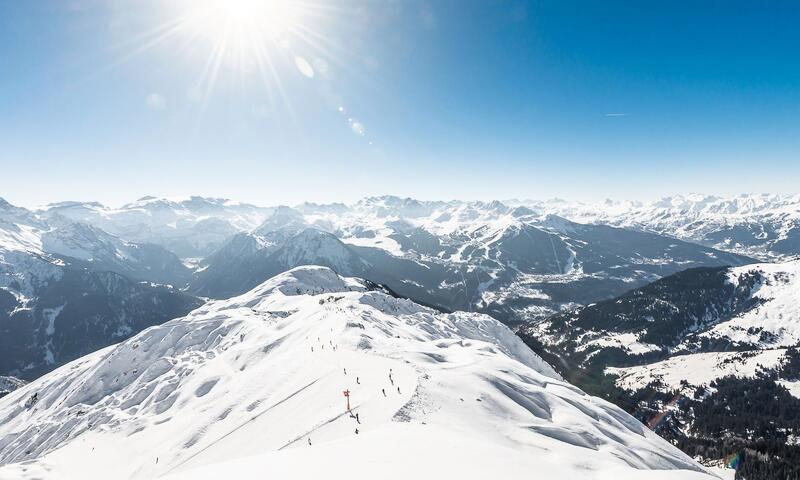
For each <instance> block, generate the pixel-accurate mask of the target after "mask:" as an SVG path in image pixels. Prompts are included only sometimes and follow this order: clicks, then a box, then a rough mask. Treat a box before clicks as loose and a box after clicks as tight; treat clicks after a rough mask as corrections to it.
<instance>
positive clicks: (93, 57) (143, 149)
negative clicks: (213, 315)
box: [0, 0, 800, 205]
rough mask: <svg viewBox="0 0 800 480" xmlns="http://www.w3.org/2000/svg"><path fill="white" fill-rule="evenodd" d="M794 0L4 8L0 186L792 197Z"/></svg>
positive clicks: (117, 3)
mask: <svg viewBox="0 0 800 480" xmlns="http://www.w3.org/2000/svg"><path fill="white" fill-rule="evenodd" d="M799 25H800V4H798V3H797V2H780V1H770V2H757V1H749V2H741V1H735V0H725V1H713V0H704V1H667V2H654V1H626V2H619V1H602V2H601V1H586V2H583V1H568V0H547V1H538V2H524V1H515V0H509V1H501V0H486V1H478V0H474V1H472V0H459V1H449V0H435V1H433V0H432V1H429V2H419V1H411V0H409V1H400V0H396V1H385V2H381V1H377V0H375V1H363V2H356V1H341V2H337V1H335V0H329V1H322V0H319V1H304V2H291V1H289V0H218V1H217V0H114V1H111V0H108V1H98V0H63V1H56V0H51V1H48V0H42V1H18V0H0V179H2V181H1V182H0V197H4V198H6V199H7V200H9V201H11V202H12V203H16V204H20V205H38V204H43V203H46V202H52V201H58V200H67V199H70V200H99V201H102V202H104V203H108V204H111V205H118V204H122V203H125V202H127V201H130V200H133V199H135V198H138V197H140V196H143V195H163V196H182V195H189V194H199V195H211V196H222V197H229V198H234V199H237V200H243V201H249V202H254V203H259V204H276V203H283V204H287V203H288V204H292V203H296V202H300V201H303V200H310V201H352V200H355V199H357V198H360V197H362V196H366V195H379V194H395V195H403V196H413V197H417V198H422V199H451V198H461V199H494V198H498V199H504V198H512V197H516V198H549V197H554V196H558V197H562V198H568V199H576V200H589V201H591V200H599V199H602V198H606V197H611V198H618V199H644V200H647V199H653V198H656V197H660V196H665V195H670V194H680V193H689V192H701V193H712V194H733V193H740V192H770V193H797V192H798V191H800V187H798V185H800V27H798V26H799Z"/></svg>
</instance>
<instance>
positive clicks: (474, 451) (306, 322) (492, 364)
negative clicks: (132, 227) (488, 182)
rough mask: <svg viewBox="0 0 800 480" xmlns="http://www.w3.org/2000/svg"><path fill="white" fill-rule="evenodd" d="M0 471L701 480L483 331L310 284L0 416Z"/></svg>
mask: <svg viewBox="0 0 800 480" xmlns="http://www.w3.org/2000/svg"><path fill="white" fill-rule="evenodd" d="M345 391H346V392H347V393H348V394H349V404H350V406H351V407H352V411H351V412H352V413H348V411H347V409H346V403H345V402H346V399H345V397H344V396H343V392H345ZM0 464H2V465H4V466H3V467H0V477H2V478H9V479H13V478H33V477H46V478H53V479H72V478H80V479H81V480H84V479H91V478H102V479H108V478H156V477H163V478H171V479H181V478H192V479H204V478H208V479H211V478H219V477H220V476H224V475H227V476H234V477H236V478H256V477H261V476H264V475H270V474H272V476H276V477H277V478H319V477H321V476H329V475H330V474H332V473H335V474H336V475H337V476H347V477H348V478H359V479H360V478H364V479H366V478H391V479H395V478H397V479H399V478H409V477H411V478H431V477H432V476H443V477H450V476H452V477H457V478H464V479H478V478H488V477H494V476H497V475H500V476H502V477H504V478H528V477H530V475H531V474H532V473H533V472H535V474H536V475H539V476H543V477H546V478H575V479H590V478H603V479H611V478H615V479H621V478H630V479H634V478H635V479H641V478H662V479H666V478H670V479H677V478H693V479H694V478H696V479H701V478H713V477H712V476H711V475H709V474H708V473H707V472H706V471H705V470H704V469H703V468H702V467H700V466H699V465H698V464H696V463H695V462H694V461H692V460H691V459H690V458H688V457H687V456H686V455H684V454H683V453H681V452H680V451H678V450H677V449H676V448H674V447H672V446H671V445H669V444H668V443H666V442H665V441H663V440H662V439H660V438H659V437H658V436H657V435H655V434H654V433H652V432H650V431H649V430H648V429H647V428H646V427H644V426H643V425H642V424H641V423H639V422H638V421H636V420H635V419H634V418H632V417H630V416H629V415H627V414H626V413H624V412H623V411H622V410H620V409H619V408H618V407H615V406H613V405H611V404H609V403H607V402H605V401H603V400H600V399H598V398H594V397H591V396H588V395H586V394H584V393H583V392H582V391H580V390H578V389H577V388H575V387H573V386H572V385H570V384H568V383H566V382H565V381H564V380H562V379H561V378H560V377H559V375H557V374H556V373H555V372H554V371H553V369H552V368H551V367H550V366H549V365H547V364H546V363H545V362H544V361H542V359H541V358H539V357H537V356H536V355H535V354H533V353H532V352H531V351H530V350H529V349H528V348H527V347H526V346H525V345H524V344H523V343H522V342H521V341H520V340H519V339H518V338H517V337H516V336H515V335H514V334H513V333H512V332H511V331H510V330H508V329H507V328H506V327H505V326H503V325H502V324H501V323H499V322H497V321H496V320H494V319H492V318H491V317H488V316H485V315H480V314H470V313H463V312H461V313H453V314H443V313H438V312H437V311H434V310H431V309H428V308H425V307H422V306H420V305H418V304H415V303H413V302H411V301H409V300H405V299H399V298H396V297H393V296H390V295H387V294H386V293H385V292H382V291H377V290H373V289H371V288H370V284H367V283H365V282H363V281H360V280H356V279H352V278H343V277H340V276H338V275H336V274H335V273H334V272H333V271H331V270H329V269H326V268H322V267H303V268H299V269H295V270H292V271H290V272H287V273H284V274H281V275H279V276H277V277H275V278H273V279H271V280H269V281H267V282H265V283H263V284H261V285H259V286H258V287H257V288H255V289H253V290H252V291H250V292H248V293H246V294H244V295H242V296H239V297H235V298H232V299H229V300H221V301H215V302H211V303H209V304H207V305H205V306H203V307H202V308H199V309H197V310H195V311H194V312H192V313H191V314H189V315H188V316H186V317H183V318H179V319H175V320H173V321H170V322H168V323H165V324H163V325H159V326H154V327H151V328H149V329H147V330H145V331H143V332H141V333H140V334H138V335H136V336H134V337H132V338H130V339H128V340H127V341H125V342H123V343H120V344H119V345H115V346H112V347H108V348H105V349H103V350H100V351H98V352H96V353H93V354H90V355H88V356H86V357H83V358H81V359H79V360H76V361H74V362H72V363H70V364H68V365H65V366H63V367H61V368H60V369H59V370H57V371H55V372H53V373H51V374H48V375H45V376H44V377H42V378H40V379H38V380H36V381H34V382H32V383H30V384H28V385H25V386H24V387H22V388H20V389H18V390H16V391H14V392H12V393H11V394H9V395H7V396H6V397H4V398H3V399H0Z"/></svg>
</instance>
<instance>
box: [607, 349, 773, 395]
mask: <svg viewBox="0 0 800 480" xmlns="http://www.w3.org/2000/svg"><path fill="white" fill-rule="evenodd" d="M785 353H786V349H783V348H779V349H775V350H757V351H752V352H707V353H691V354H688V355H678V356H675V357H670V358H668V359H666V360H662V361H660V362H655V363H650V364H647V365H639V366H635V367H609V368H607V369H606V373H608V374H611V375H617V376H618V377H619V378H618V379H617V380H616V384H617V385H618V386H619V387H621V388H625V389H628V390H638V389H640V388H644V387H645V386H647V384H649V383H650V382H652V381H654V380H658V381H660V382H661V383H663V385H664V386H665V387H668V388H669V389H670V390H681V389H682V385H681V383H682V382H688V383H689V384H690V385H692V386H701V385H704V386H708V385H709V384H710V383H711V382H713V381H714V380H717V379H720V378H722V377H725V376H728V375H733V376H736V377H741V378H753V377H755V376H756V373H757V372H758V371H759V370H762V369H763V368H775V367H777V366H779V365H781V363H782V362H783V359H784V354H785Z"/></svg>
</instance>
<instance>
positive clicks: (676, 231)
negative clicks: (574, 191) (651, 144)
mask: <svg viewBox="0 0 800 480" xmlns="http://www.w3.org/2000/svg"><path fill="white" fill-rule="evenodd" d="M522 203H523V204H525V205H526V206H528V207H530V208H532V209H534V210H537V211H541V212H552V213H556V214H558V215H562V216H564V217H567V218H569V219H571V220H574V221H576V222H581V223H598V224H604V225H614V226H619V227H624V228H633V229H640V230H645V231H649V232H655V233H659V234H664V235H668V236H674V237H676V238H681V239H684V240H688V241H692V242H698V243H701V244H703V245H707V246H711V247H714V248H718V249H720V250H726V251H730V252H736V253H741V254H744V255H748V256H754V257H757V258H762V259H764V260H770V259H781V258H783V259H787V258H792V257H797V256H800V195H773V194H760V195H758V194H747V195H739V196H735V197H717V196H709V195H687V196H675V197H667V198H664V199H661V200H658V201H654V202H647V203H642V202H616V201H610V200H609V201H606V202H604V203H600V204H582V203H576V202H566V201H557V200H555V201H545V202H535V201H528V202H522Z"/></svg>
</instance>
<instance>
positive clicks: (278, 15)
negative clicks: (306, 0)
mask: <svg viewBox="0 0 800 480" xmlns="http://www.w3.org/2000/svg"><path fill="white" fill-rule="evenodd" d="M191 9H192V11H191V12H189V18H190V22H191V24H192V28H194V29H196V33H200V34H206V35H209V36H211V37H215V39H216V40H222V41H224V40H226V39H227V38H229V37H231V36H241V37H246V38H264V39H270V38H271V39H275V38H279V37H281V36H284V35H287V34H289V33H290V32H291V31H292V30H294V29H295V28H296V26H297V25H298V23H299V22H301V21H302V13H303V8H302V4H300V3H298V2H292V1H290V0H204V1H201V2H197V3H196V4H194V5H193V6H192V7H191Z"/></svg>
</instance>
